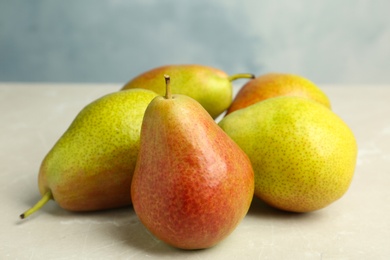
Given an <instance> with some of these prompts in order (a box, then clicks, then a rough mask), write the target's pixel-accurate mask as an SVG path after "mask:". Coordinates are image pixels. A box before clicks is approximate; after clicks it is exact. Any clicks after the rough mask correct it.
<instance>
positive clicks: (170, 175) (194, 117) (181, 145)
mask: <svg viewBox="0 0 390 260" xmlns="http://www.w3.org/2000/svg"><path fill="white" fill-rule="evenodd" d="M172 79H173V78H172ZM167 89H168V90H167V93H166V96H165V97H162V96H159V97H156V98H155V99H153V101H152V102H151V103H150V104H149V106H148V108H147V109H146V112H145V116H144V119H143V122H142V128H141V144H140V151H139V155H138V160H137V164H136V169H135V172H134V176H133V181H132V185H131V197H132V198H133V206H134V210H135V212H136V214H137V215H138V217H139V218H140V220H141V222H142V223H143V224H144V225H145V226H146V227H147V228H148V229H149V231H150V232H151V233H152V234H154V235H155V236H156V237H157V238H159V239H161V240H162V241H164V242H166V243H168V244H170V245H172V246H175V247H178V248H182V249H200V248H207V247H211V246H213V245H215V244H217V243H218V242H219V241H221V240H222V239H224V238H225V237H227V236H228V235H229V234H230V233H231V232H232V231H233V230H234V229H235V227H236V226H237V225H238V224H239V223H240V221H241V220H242V219H243V218H244V216H245V215H246V213H247V211H248V209H249V206H250V203H251V201H252V198H253V189H254V179H253V178H254V176H253V169H252V166H251V163H250V161H249V159H248V157H247V155H246V154H245V153H244V152H243V151H242V150H241V149H240V147H238V145H237V144H236V143H234V141H233V140H231V138H229V136H227V135H226V133H224V132H223V131H222V129H221V128H220V127H218V125H217V124H216V123H215V121H214V120H213V118H212V117H211V116H210V115H209V114H208V113H207V111H206V110H205V109H204V108H203V107H202V106H201V105H200V104H199V103H198V102H197V101H195V100H194V99H192V98H190V97H188V96H184V95H179V94H178V95H171V94H170V93H171V92H170V90H169V80H168V77H167Z"/></svg>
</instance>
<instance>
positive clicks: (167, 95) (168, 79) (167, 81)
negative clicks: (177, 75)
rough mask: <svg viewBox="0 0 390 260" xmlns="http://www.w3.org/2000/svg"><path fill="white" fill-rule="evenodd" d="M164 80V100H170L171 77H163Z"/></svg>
mask: <svg viewBox="0 0 390 260" xmlns="http://www.w3.org/2000/svg"><path fill="white" fill-rule="evenodd" d="M164 78H165V87H166V90H165V98H166V99H171V98H172V93H171V77H169V75H164Z"/></svg>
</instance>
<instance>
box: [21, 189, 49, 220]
mask: <svg viewBox="0 0 390 260" xmlns="http://www.w3.org/2000/svg"><path fill="white" fill-rule="evenodd" d="M51 199H53V195H52V193H51V191H48V192H46V193H45V194H44V195H43V197H42V198H41V199H40V200H39V201H38V202H37V203H36V204H35V205H34V206H32V208H30V209H28V210H27V211H25V212H24V213H23V214H21V215H20V218H21V219H25V218H27V217H28V216H30V215H31V214H33V213H34V212H35V211H37V210H39V209H40V208H42V207H43V205H45V204H46V203H47V202H48V201H49V200H51Z"/></svg>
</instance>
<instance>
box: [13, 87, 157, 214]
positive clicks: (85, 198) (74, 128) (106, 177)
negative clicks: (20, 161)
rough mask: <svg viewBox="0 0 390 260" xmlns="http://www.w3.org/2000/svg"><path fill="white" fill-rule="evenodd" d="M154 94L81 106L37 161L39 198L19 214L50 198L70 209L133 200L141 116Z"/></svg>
mask: <svg viewBox="0 0 390 260" xmlns="http://www.w3.org/2000/svg"><path fill="white" fill-rule="evenodd" d="M155 96H157V94H156V93H154V92H152V91H149V90H144V89H133V90H127V91H121V92H115V93H111V94H108V95H105V96H103V97H101V98H99V99H97V100H95V101H94V102H92V103H90V104H89V105H87V106H86V107H85V108H84V109H82V110H81V111H80V113H79V114H78V115H77V117H76V118H75V119H74V121H73V122H72V124H71V125H70V126H69V128H68V129H67V130H66V132H65V133H64V134H63V135H62V136H61V138H60V139H59V140H58V141H57V143H56V144H55V145H54V147H53V148H52V149H51V150H50V151H49V153H48V154H47V155H46V156H45V158H44V160H43V162H42V164H41V167H40V171H39V177H38V184H39V191H40V193H41V194H42V199H41V200H40V201H39V202H38V203H37V204H36V205H35V206H33V207H32V208H31V209H29V210H27V211H26V212H25V213H23V214H22V215H21V216H20V217H21V218H25V217H27V216H29V215H30V214H32V213H34V212H35V211H36V210H38V209H39V208H41V207H42V206H43V205H44V204H45V203H46V202H47V201H49V200H51V199H53V200H55V201H56V202H57V203H58V204H59V205H60V206H61V207H62V208H64V209H67V210H71V211H92V210H102V209H109V208H115V207H121V206H125V205H129V204H131V198H130V196H129V187H130V184H131V178H132V175H133V172H134V168H135V163H136V159H137V155H138V150H139V139H140V130H141V124H142V118H143V115H144V112H145V110H146V107H147V105H148V104H149V103H150V101H151V100H152V99H153V98H154V97H155Z"/></svg>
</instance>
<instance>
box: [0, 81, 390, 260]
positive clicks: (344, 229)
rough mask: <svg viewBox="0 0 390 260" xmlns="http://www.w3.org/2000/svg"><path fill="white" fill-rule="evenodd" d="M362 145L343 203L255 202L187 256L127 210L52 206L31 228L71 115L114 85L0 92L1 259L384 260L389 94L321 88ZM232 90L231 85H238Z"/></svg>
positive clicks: (388, 225)
mask: <svg viewBox="0 0 390 260" xmlns="http://www.w3.org/2000/svg"><path fill="white" fill-rule="evenodd" d="M320 87H321V88H322V89H323V90H324V92H325V93H327V94H328V96H329V98H330V99H331V101H332V105H333V108H332V109H333V111H334V112H335V113H337V114H338V115H339V116H340V117H341V118H343V119H344V121H345V122H346V123H347V124H348V125H349V126H350V127H351V129H352V130H353V132H354V133H355V136H356V138H357V141H358V145H359V154H358V161H357V168H356V171H355V176H354V179H353V182H352V184H351V187H350V189H349V190H348V192H347V193H346V194H345V195H344V197H343V198H341V199H340V200H338V201H336V202H335V203H333V204H332V205H330V206H328V207H327V208H325V209H322V210H319V211H316V212H312V213H306V214H293V213H286V212H281V211H278V210H275V209H272V208H270V207H268V206H266V205H264V204H263V203H262V202H261V201H259V200H258V199H254V201H253V203H252V205H251V208H250V210H249V212H248V214H247V216H246V217H245V218H244V220H243V221H242V222H241V224H240V225H239V226H238V227H237V229H236V230H235V231H234V232H233V233H232V234H231V235H230V236H229V237H228V238H226V239H225V240H223V241H222V242H221V243H219V244H218V245H217V246H215V247H213V248H210V249H206V250H196V251H184V250H178V249H175V248H172V247H170V246H167V245H166V244H164V243H163V242H161V241H159V240H157V239H155V238H154V237H153V236H152V235H151V234H150V233H148V232H147V230H146V229H145V228H144V227H143V225H142V224H141V223H140V222H139V220H138V219H137V216H136V215H135V213H134V211H133V209H132V208H131V207H127V208H122V209H117V210H109V211H101V212H93V213H72V212H68V211H65V210H63V209H61V208H60V207H59V206H57V205H56V204H55V202H54V201H51V202H49V203H48V204H47V205H45V207H44V208H43V209H41V210H40V211H39V212H37V213H35V214H34V215H32V216H30V217H29V218H28V219H25V220H23V221H22V220H19V214H20V213H22V212H23V211H24V210H26V209H27V208H29V207H30V206H31V205H33V204H34V203H35V202H36V201H37V200H38V199H39V198H40V194H39V192H38V187H37V172H38V169H39V166H40V163H41V161H42V159H43V157H44V156H45V155H46V153H47V152H48V151H49V149H50V148H51V147H52V146H53V144H54V143H55V141H56V140H57V139H58V138H59V137H60V136H61V135H62V133H63V132H64V131H65V130H66V129H67V127H68V126H69V124H70V123H71V122H72V120H73V119H74V117H75V116H76V114H77V113H78V112H79V111H80V110H81V109H82V108H83V107H84V106H85V105H86V104H88V103H89V102H91V101H92V100H94V99H96V98H98V97H100V96H103V95H105V94H107V93H110V92H114V91H117V90H118V89H119V88H120V86H119V85H115V84H107V85H102V84H16V83H1V84H0V119H1V120H0V144H1V149H0V155H1V156H0V160H1V161H0V177H1V178H0V191H1V196H0V205H1V207H2V208H3V210H2V213H1V214H0V229H1V232H0V258H1V259H157V258H158V259H168V258H169V259H171V258H172V257H177V258H180V259H239V258H240V259H390V117H389V115H390V101H389V100H390V85H389V86H341V85H326V86H320ZM235 89H237V86H235Z"/></svg>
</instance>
